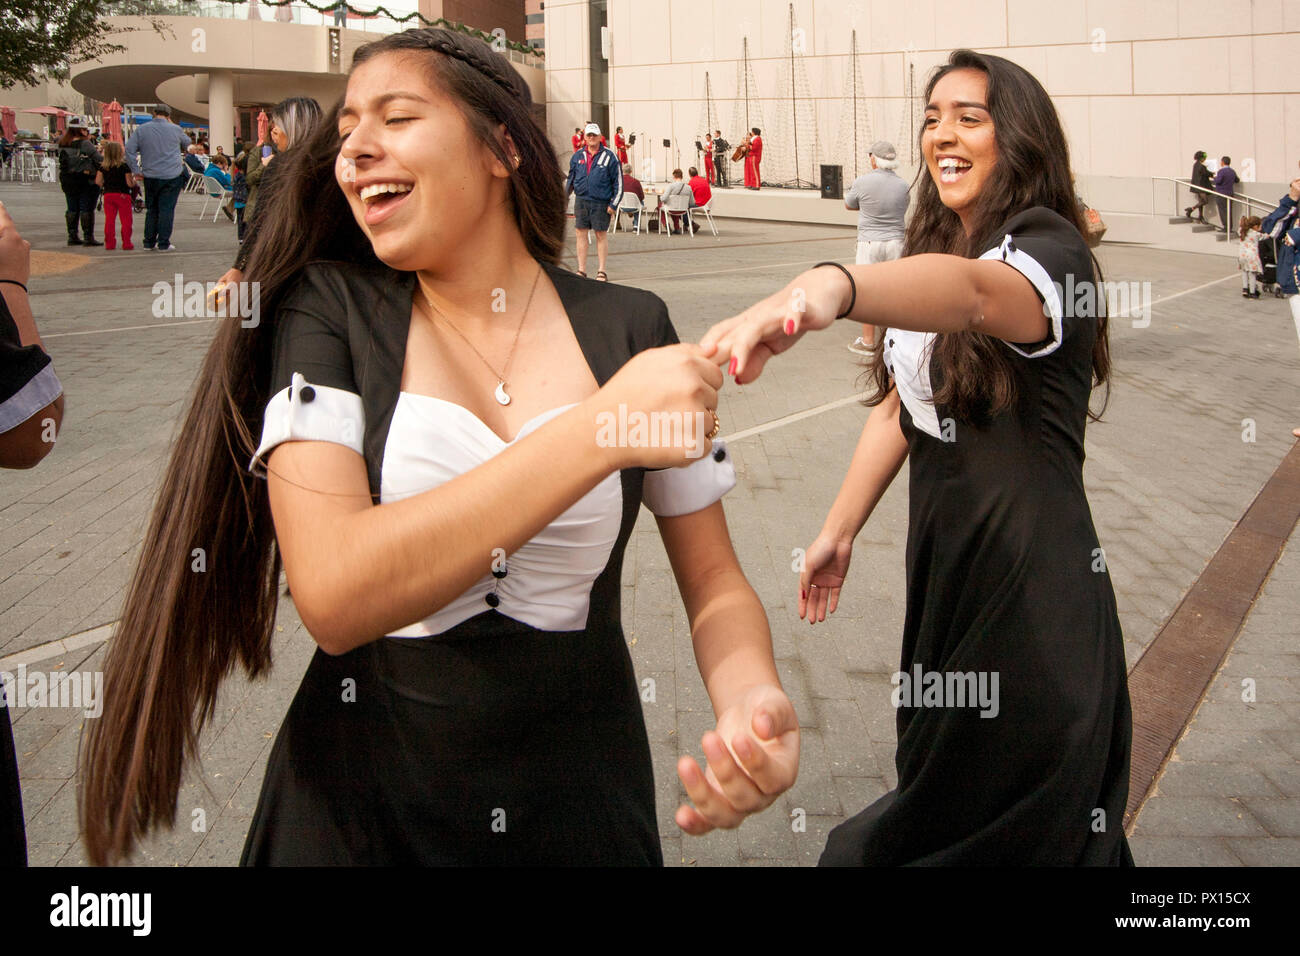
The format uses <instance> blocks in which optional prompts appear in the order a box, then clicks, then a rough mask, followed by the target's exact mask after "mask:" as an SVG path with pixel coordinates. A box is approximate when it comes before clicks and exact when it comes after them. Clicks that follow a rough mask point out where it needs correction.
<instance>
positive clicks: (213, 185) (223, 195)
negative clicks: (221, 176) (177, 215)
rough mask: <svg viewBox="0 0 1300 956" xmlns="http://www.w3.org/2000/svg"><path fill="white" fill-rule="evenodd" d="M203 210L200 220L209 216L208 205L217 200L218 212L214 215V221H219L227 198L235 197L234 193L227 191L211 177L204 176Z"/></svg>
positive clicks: (200, 213)
mask: <svg viewBox="0 0 1300 956" xmlns="http://www.w3.org/2000/svg"><path fill="white" fill-rule="evenodd" d="M201 178H202V179H203V190H204V199H203V209H202V210H200V212H199V218H200V219H202V218H203V217H204V216H206V215H207V214H208V203H210V202H212V200H214V199H215V200H217V208H216V211H215V212H213V213H212V221H213V222H216V221H217V216H219V215H221V207H222V206H224V205H225V204H226V199H227V197H233V196H234V193H233V192H231V191H230V190H229V189H227V188H226V187H225V186H223V185H221V183H219V182H217V181H216V180H215V179H213V178H212V177H211V176H203V177H201Z"/></svg>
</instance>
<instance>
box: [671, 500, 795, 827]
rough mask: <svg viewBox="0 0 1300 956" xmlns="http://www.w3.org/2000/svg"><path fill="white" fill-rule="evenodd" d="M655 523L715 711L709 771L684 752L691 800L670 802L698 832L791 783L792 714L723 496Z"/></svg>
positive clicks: (765, 801)
mask: <svg viewBox="0 0 1300 956" xmlns="http://www.w3.org/2000/svg"><path fill="white" fill-rule="evenodd" d="M658 522H659V532H660V534H661V535H662V536H663V540H664V547H665V548H666V549H667V551H668V558H669V560H670V561H671V562H672V566H673V573H674V575H675V576H676V578H677V586H678V588H679V589H680V590H681V592H682V601H683V603H684V604H685V605H686V614H687V617H688V618H689V619H690V622H691V639H692V641H693V643H694V645H695V660H696V663H697V664H698V665H699V668H700V677H701V678H702V679H703V680H704V686H705V688H706V689H707V690H708V692H709V700H710V701H711V702H712V704H713V713H714V716H715V717H716V718H717V729H716V730H712V731H709V732H708V733H706V734H705V735H704V737H703V739H702V741H701V746H702V748H703V750H704V755H705V757H706V758H707V760H708V770H707V771H701V770H700V767H699V765H698V764H696V762H695V760H694V758H692V757H689V756H683V757H682V758H681V759H680V760H679V761H678V763H677V773H678V775H679V776H680V777H681V780H682V783H683V784H684V785H685V787H686V792H687V794H688V795H689V796H690V798H691V800H692V802H693V803H694V807H691V806H687V805H685V804H684V805H682V806H681V807H679V808H678V809H677V815H676V820H677V825H678V826H680V827H681V828H682V829H683V830H685V831H686V832H687V833H691V834H694V835H695V836H700V835H702V834H704V833H707V832H708V831H709V830H712V829H713V828H714V827H727V828H730V827H736V826H739V825H740V823H741V821H743V820H744V818H745V817H746V816H748V815H749V814H751V813H756V812H758V811H760V810H763V809H765V808H767V807H768V806H770V805H771V804H772V802H773V801H774V800H776V798H777V797H778V796H780V794H781V793H783V792H784V791H786V790H788V789H789V788H790V787H791V786H792V785H793V784H794V781H795V777H796V776H797V775H798V773H799V720H798V718H797V717H796V715H795V712H794V706H793V705H792V704H791V703H790V699H789V698H788V697H787V696H786V695H785V692H784V691H783V690H782V689H781V679H780V677H778V676H777V672H776V663H775V661H774V660H773V657H772V636H771V633H770V631H769V630H768V624H767V615H766V614H765V613H764V611H763V605H762V603H761V602H760V601H759V599H758V595H757V594H755V593H754V589H753V588H752V587H750V585H749V581H748V580H746V578H745V573H744V572H743V571H742V570H741V568H740V563H739V562H738V561H737V560H736V554H735V551H734V550H733V548H732V546H731V537H730V535H729V534H728V533H727V519H726V516H725V515H724V513H723V510H722V503H721V502H715V503H714V504H712V505H710V506H709V507H707V508H704V509H702V510H700V511H697V512H695V513H693V514H687V515H681V516H678V517H671V518H668V517H661V518H659V519H658Z"/></svg>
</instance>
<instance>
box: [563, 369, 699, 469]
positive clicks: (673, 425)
mask: <svg viewBox="0 0 1300 956" xmlns="http://www.w3.org/2000/svg"><path fill="white" fill-rule="evenodd" d="M721 387H722V371H721V370H720V369H719V368H718V367H717V365H715V364H714V363H713V362H711V361H709V359H708V358H706V357H705V355H704V350H703V349H701V348H700V347H699V346H698V345H694V344H680V345H667V346H663V347H662V348H657V349H646V350H645V351H643V352H639V353H637V354H636V355H635V356H633V357H632V359H631V361H629V362H628V363H627V364H626V365H624V366H623V367H622V368H621V369H619V370H618V372H617V373H616V374H615V375H614V377H613V378H611V379H610V380H609V381H608V382H606V383H605V386H604V388H602V389H601V390H600V391H598V392H597V393H596V394H595V395H593V396H592V397H591V398H589V399H588V400H587V403H586V404H587V406H588V409H589V411H590V412H591V413H592V415H593V418H594V422H593V424H594V427H595V430H596V444H597V445H598V446H599V447H600V448H601V449H602V450H603V451H604V452H605V453H606V455H608V457H609V461H610V466H611V468H612V469H614V470H617V469H622V468H675V467H678V466H681V465H689V464H691V463H692V462H695V461H698V460H699V459H700V458H701V457H703V456H704V455H707V454H708V453H709V451H710V450H711V449H712V447H713V442H712V441H711V440H710V439H709V438H706V437H705V436H706V435H707V434H708V433H709V432H710V431H711V430H712V429H713V413H714V411H715V410H716V409H717V407H718V389H719V388H721Z"/></svg>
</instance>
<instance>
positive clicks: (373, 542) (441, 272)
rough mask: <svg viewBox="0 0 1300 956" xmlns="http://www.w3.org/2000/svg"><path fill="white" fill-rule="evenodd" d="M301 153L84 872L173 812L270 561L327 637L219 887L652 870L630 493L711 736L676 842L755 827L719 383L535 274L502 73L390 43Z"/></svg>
mask: <svg viewBox="0 0 1300 956" xmlns="http://www.w3.org/2000/svg"><path fill="white" fill-rule="evenodd" d="M394 91H400V92H401V94H402V95H401V97H400V98H399V99H397V100H392V99H390V96H391V94H392V93H393V92H394ZM398 105H400V107H401V109H400V113H401V114H402V115H403V116H404V117H409V119H406V120H405V121H404V122H402V123H393V122H392V119H393V117H394V116H395V115H396V113H397V112H398V110H397V109H396V106H398ZM340 107H341V108H340ZM296 148H300V149H302V150H303V154H301V156H300V157H296V158H295V161H294V163H293V165H292V166H291V167H290V169H289V171H288V172H286V173H285V175H286V176H292V178H291V179H288V180H285V181H284V183H283V186H282V187H277V188H278V189H280V188H282V189H283V191H281V192H277V198H276V201H277V202H279V198H278V197H280V196H285V195H293V196H300V195H301V196H310V197H312V200H311V202H310V203H298V204H288V203H284V204H283V205H282V207H281V209H282V213H283V214H282V215H278V216H276V217H275V218H273V219H267V220H263V224H262V225H261V226H259V229H260V230H261V231H260V232H259V234H258V240H257V243H256V244H255V247H254V249H253V251H252V256H251V258H250V260H249V264H248V275H249V278H250V281H255V282H259V283H261V290H262V295H263V301H264V302H266V303H268V309H269V312H268V317H267V320H264V321H262V322H261V323H259V324H258V325H257V326H255V327H252V328H243V327H241V324H239V323H226V324H225V325H224V326H223V327H221V328H219V329H218V331H217V333H216V336H215V338H214V340H213V343H212V345H211V346H210V348H209V352H208V356H207V360H206V362H205V366H204V371H203V373H202V374H201V375H200V376H199V381H198V385H197V390H196V394H195V398H194V401H193V405H192V407H191V410H190V413H189V415H188V416H187V417H186V418H185V425H184V427H183V428H182V430H181V432H180V434H179V436H178V437H177V440H176V444H175V450H174V452H173V457H172V459H171V463H170V465H169V466H168V469H167V472H166V475H165V477H164V479H163V485H162V489H161V491H160V496H159V504H158V507H157V508H156V510H155V512H154V514H153V517H152V519H151V521H150V525H149V531H148V533H147V536H146V540H145V543H144V547H143V549H142V552H141V553H142V558H141V565H140V567H139V569H138V570H137V573H136V576H135V578H134V581H133V583H132V585H131V587H130V590H129V597H128V598H127V603H126V606H125V608H124V609H123V612H122V615H121V619H120V621H119V623H118V625H117V628H116V630H115V632H114V636H113V640H112V642H111V643H110V645H109V650H108V657H107V660H106V662H105V677H104V683H105V685H106V686H111V687H113V688H114V691H113V693H112V694H108V695H105V697H104V713H103V715H102V717H100V719H99V720H97V721H92V722H88V727H87V731H86V732H87V738H86V739H85V741H84V742H83V746H82V763H81V780H80V786H81V814H82V821H83V824H84V834H85V837H84V839H85V845H86V849H87V853H88V854H89V856H90V858H91V860H92V861H94V862H96V863H102V862H105V861H106V860H110V859H116V858H119V857H120V856H121V855H123V854H124V853H126V852H128V851H129V850H130V848H131V846H132V845H133V844H134V842H135V841H136V840H137V839H139V838H140V837H141V836H143V835H144V834H145V833H147V832H148V831H149V830H151V829H152V828H154V827H156V826H158V825H160V824H166V823H169V822H170V821H171V820H172V819H173V817H174V815H175V806H176V796H177V790H178V787H179V784H180V781H181V775H180V771H181V769H182V767H183V764H184V756H185V754H186V750H187V746H186V745H187V741H191V740H193V739H194V738H195V735H197V733H198V731H199V729H200V728H201V727H202V725H203V723H204V721H205V718H206V717H207V716H208V715H210V714H211V713H212V710H213V706H214V704H215V702H216V700H217V697H216V695H217V692H218V689H219V684H220V680H221V677H222V676H223V675H224V674H225V673H227V672H228V671H229V670H230V669H231V668H232V667H233V666H234V665H235V664H236V663H241V664H243V665H244V666H245V668H246V669H248V670H250V671H252V672H253V673H258V672H261V671H263V670H265V669H266V668H267V666H268V665H269V663H270V661H269V652H270V646H271V638H272V635H273V634H274V632H275V630H276V628H275V608H276V604H277V602H278V600H279V597H280V584H279V572H280V562H281V559H282V560H283V565H284V571H285V575H286V578H287V580H288V582H289V586H290V588H291V590H292V595H293V599H294V602H295V604H296V606H297V608H298V612H299V614H300V615H301V617H302V620H303V622H304V624H305V625H306V627H307V630H308V631H309V632H310V633H311V635H312V636H313V638H315V639H316V641H317V642H318V644H319V646H320V647H319V650H318V651H317V652H316V654H315V656H314V657H313V658H312V661H311V663H310V665H309V666H308V668H307V672H306V674H305V676H304V677H303V681H302V684H301V685H300V687H299V689H298V693H297V694H296V695H295V697H294V700H293V703H292V704H291V705H290V707H289V711H288V714H287V715H286V717H285V719H284V721H283V723H282V725H281V727H280V729H279V732H278V734H277V737H276V740H275V743H274V744H273V746H272V749H271V754H270V758H269V760H268V762H267V767H266V773H265V777H264V779H263V783H262V792H261V796H260V797H259V799H258V803H257V807H256V810H255V811H254V813H253V819H252V824H251V827H250V830H249V835H248V839H247V842H246V843H245V847H244V855H243V859H242V862H243V863H245V864H249V865H267V864H283V865H289V864H315V865H320V864H327V863H332V864H353V865H367V864H368V865H398V864H488V863H494V864H501V863H522V864H531V865H552V866H553V865H561V864H579V863H585V864H624V865H627V864H658V863H661V862H662V857H661V851H660V838H659V821H658V818H657V817H656V814H655V786H654V776H653V772H652V765H651V757H650V747H649V742H648V739H647V735H646V730H645V724H644V718H643V716H642V710H641V699H640V694H639V685H638V683H637V680H636V677H635V674H634V671H633V668H632V661H631V658H630V656H629V654H628V647H627V642H626V640H625V638H624V634H623V630H622V627H621V625H620V622H619V617H620V601H621V595H622V591H623V585H622V557H623V553H624V550H625V548H626V546H627V543H628V540H629V538H630V536H631V533H632V527H633V525H634V524H635V523H636V521H637V515H638V512H639V511H640V509H641V505H642V503H644V504H646V505H647V506H648V507H649V508H650V510H651V511H653V512H654V513H655V514H656V516H657V520H658V522H659V527H660V528H661V529H662V530H661V533H662V535H663V538H664V546H665V549H666V551H667V553H668V556H669V560H670V561H671V562H672V564H673V568H674V570H675V571H676V573H677V581H678V584H679V587H680V589H681V592H682V597H683V600H684V602H685V604H686V608H687V614H688V617H689V618H690V621H691V628H692V639H693V642H694V647H695V649H696V656H697V663H698V666H699V670H700V676H701V678H703V680H704V683H705V688H706V690H707V692H708V695H709V698H710V703H711V706H712V707H713V710H714V713H715V714H717V715H718V716H717V725H716V730H712V731H709V732H708V733H707V734H706V735H705V737H704V740H703V747H704V752H705V755H706V756H707V758H708V765H709V769H708V772H707V774H706V772H704V771H702V770H701V768H700V766H699V765H698V764H697V763H696V762H695V760H694V759H693V758H691V757H689V756H683V758H682V759H681V761H680V762H679V765H678V772H679V775H680V777H681V779H682V783H683V785H684V786H685V788H686V793H687V794H688V796H689V797H690V800H691V803H692V804H693V805H685V804H684V805H682V806H680V807H678V809H677V812H676V817H675V819H676V821H677V824H678V826H679V827H681V828H682V829H683V830H685V831H686V832H688V833H691V834H702V833H704V832H707V831H708V830H709V829H711V828H713V827H716V826H723V827H734V826H737V825H739V824H740V822H741V821H742V820H743V819H744V818H745V817H746V816H747V815H748V814H750V813H753V812H757V811H759V810H762V809H764V808H765V807H768V806H770V805H771V804H772V803H773V802H774V801H775V800H776V799H777V798H778V796H779V795H780V793H782V792H783V791H784V790H786V789H787V788H788V787H789V786H790V785H791V784H792V783H793V781H794V777H795V770H796V766H797V760H798V750H799V731H798V722H797V720H796V718H795V714H794V709H793V707H792V706H791V704H790V701H789V699H788V697H787V696H786V695H785V693H784V692H783V691H782V690H781V687H780V681H779V679H778V676H777V672H776V667H775V663H774V661H773V657H772V648H771V638H770V634H769V631H768V626H767V621H766V618H765V616H764V613H763V609H762V605H761V604H760V603H759V601H758V598H757V597H756V595H755V594H754V592H753V589H752V588H751V587H750V586H749V584H748V583H747V582H746V581H745V578H744V575H743V573H742V572H741V570H740V567H739V564H738V562H737V561H736V559H735V555H734V553H733V552H732V549H731V545H730V543H729V542H728V538H727V528H726V519H725V515H724V514H723V510H722V504H721V502H720V500H719V499H720V498H721V497H722V495H723V494H724V493H725V492H726V491H727V490H728V489H729V488H730V487H731V486H732V485H733V484H734V481H735V472H734V469H733V468H732V466H731V462H730V456H729V452H728V451H727V449H726V448H725V447H724V446H723V445H721V444H719V445H717V446H713V445H712V444H711V441H712V436H716V434H717V432H718V429H719V427H720V423H719V422H718V421H716V419H715V416H716V412H715V411H714V408H715V406H716V400H717V393H716V387H717V386H718V385H720V384H721V383H722V375H721V373H720V372H719V370H718V368H717V367H716V366H715V365H713V364H712V363H711V362H709V361H708V360H707V359H706V358H705V357H704V355H703V352H702V350H701V349H700V348H699V346H696V345H683V344H678V343H677V341H676V334H675V332H674V331H673V327H672V323H671V322H670V320H669V317H668V312H667V308H666V307H665V306H664V304H663V302H662V301H661V300H660V299H658V298H657V297H656V296H654V295H652V294H650V293H648V292H644V291H641V290H638V289H632V288H628V287H620V286H615V285H613V284H610V285H600V284H597V283H594V282H589V281H585V280H583V279H580V278H578V277H577V276H574V275H573V274H572V273H570V272H568V271H567V270H565V269H563V268H560V267H559V265H558V262H559V258H560V255H561V252H562V250H563V248H564V234H565V230H566V225H567V216H566V214H565V208H564V207H565V196H564V192H563V190H562V189H561V185H560V181H559V179H558V177H556V175H555V151H554V148H553V147H552V144H551V142H550V140H549V139H548V137H547V135H546V132H545V130H544V129H543V128H542V127H541V126H540V125H539V124H538V122H537V120H536V118H535V114H534V112H533V109H532V102H531V97H530V96H529V93H528V87H527V85H526V84H525V83H524V81H523V80H522V78H520V77H519V75H518V74H517V73H515V71H514V70H513V69H512V67H511V66H510V63H509V61H508V60H507V59H506V58H505V57H503V56H501V55H499V54H496V53H494V52H493V51H492V50H491V48H490V47H489V46H488V45H487V44H485V43H483V42H482V41H480V40H477V39H475V38H473V37H470V36H467V35H466V34H463V33H460V32H456V31H451V30H439V29H421V30H408V31H405V32H402V33H396V34H392V35H389V36H386V37H384V38H383V39H381V40H377V41H375V42H373V43H370V44H367V45H365V46H363V47H361V48H360V49H358V50H357V51H356V53H355V55H354V57H353V60H352V67H351V71H350V75H349V77H348V83H347V89H346V93H345V96H344V99H343V100H342V103H341V104H340V105H339V106H336V107H335V108H334V109H332V110H331V111H330V114H329V116H328V118H327V120H326V121H325V122H324V123H322V125H321V127H320V129H319V131H318V133H317V134H316V135H313V136H311V137H309V139H308V140H307V142H306V143H305V144H303V145H301V146H300V147H296ZM611 156H612V154H611ZM343 161H348V162H349V163H351V164H353V165H354V166H355V170H356V176H355V178H345V177H344V176H343ZM277 162H278V161H277ZM614 168H615V169H616V170H617V168H618V167H617V166H615V167H614ZM502 304H503V305H504V310H503V309H502V308H501V307H500V306H501V305H502ZM620 410H621V413H622V414H624V415H625V417H626V416H627V415H631V414H634V413H635V414H638V415H639V414H648V413H650V412H651V411H653V412H654V414H655V415H656V416H660V415H664V414H669V413H674V412H675V413H677V414H678V415H681V416H684V418H683V420H684V421H691V422H698V421H700V420H701V419H703V420H704V421H706V422H707V421H710V420H712V424H711V427H709V428H708V430H707V431H701V432H700V436H701V438H702V441H701V442H700V443H699V444H698V445H696V444H695V443H692V444H691V447H686V445H684V444H682V443H676V442H671V441H670V442H667V443H665V442H660V441H653V442H648V441H647V442H641V441H630V440H627V439H623V440H620V439H619V438H618V436H617V435H611V434H610V433H609V432H608V431H605V432H601V431H599V430H598V428H599V427H601V426H598V424H597V423H600V422H602V421H608V420H609V419H608V417H607V414H606V413H609V414H614V415H615V417H617V415H618V414H619V413H620ZM655 420H656V421H658V420H659V419H658V418H656V419H655ZM594 426H595V427H594ZM259 429H260V435H261V439H260V444H258V437H257V435H258V431H259ZM615 431H617V429H615ZM250 457H251V459H252V460H251V463H250ZM249 468H251V469H252V470H253V471H254V472H255V473H256V474H258V475H264V476H265V477H266V484H265V485H263V484H262V483H261V482H260V481H251V480H250V479H249V477H248V476H247V474H246V469H249ZM178 501H183V502H185V503H186V507H183V508H179V507H175V502H178ZM196 541H203V542H205V546H206V547H208V548H210V551H209V552H208V553H209V555H212V556H213V558H212V559H210V563H209V564H208V567H207V572H206V573H204V574H194V573H192V572H191V571H190V570H189V568H190V562H191V561H192V558H191V557H190V553H191V550H192V548H193V547H194V546H195V544H194V542H196ZM182 552H183V555H182ZM217 555H222V556H225V557H221V558H217V557H215V556H217ZM182 557H183V560H182Z"/></svg>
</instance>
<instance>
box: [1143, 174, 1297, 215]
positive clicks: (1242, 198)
mask: <svg viewBox="0 0 1300 956" xmlns="http://www.w3.org/2000/svg"><path fill="white" fill-rule="evenodd" d="M1151 178H1152V179H1159V180H1162V181H1163V182H1167V183H1177V184H1178V185H1179V186H1186V187H1187V188H1188V189H1190V190H1193V191H1195V192H1202V193H1205V194H1206V195H1209V196H1214V197H1216V198H1219V199H1227V200H1228V201H1229V202H1245V203H1246V205H1248V206H1258V207H1259V208H1260V209H1267V210H1268V211H1269V212H1272V211H1273V210H1274V209H1276V208H1277V203H1275V202H1266V201H1264V200H1263V199H1256V198H1255V197H1254V196H1247V195H1246V194H1245V193H1240V194H1234V195H1232V196H1225V195H1224V194H1223V193H1221V192H1216V191H1215V190H1213V189H1206V188H1205V187H1204V186H1193V185H1192V181H1191V180H1190V179H1175V178H1174V177H1173V176H1152V177H1151ZM1176 202H1177V200H1176V199H1175V203H1176Z"/></svg>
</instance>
